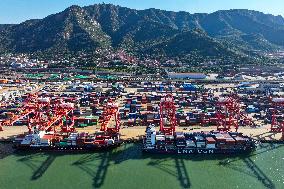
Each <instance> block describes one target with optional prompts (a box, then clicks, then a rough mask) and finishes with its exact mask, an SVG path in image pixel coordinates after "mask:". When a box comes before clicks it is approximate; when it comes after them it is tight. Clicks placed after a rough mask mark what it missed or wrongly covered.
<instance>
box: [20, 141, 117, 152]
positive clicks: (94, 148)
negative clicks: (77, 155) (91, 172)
mask: <svg viewBox="0 0 284 189" xmlns="http://www.w3.org/2000/svg"><path fill="white" fill-rule="evenodd" d="M118 146H120V143H118V144H113V145H101V146H97V145H85V146H62V147H61V146H15V148H16V150H18V151H33V152H34V151H38V152H45V151H51V152H52V151H54V152H95V151H107V150H112V149H114V148H117V147H118Z"/></svg>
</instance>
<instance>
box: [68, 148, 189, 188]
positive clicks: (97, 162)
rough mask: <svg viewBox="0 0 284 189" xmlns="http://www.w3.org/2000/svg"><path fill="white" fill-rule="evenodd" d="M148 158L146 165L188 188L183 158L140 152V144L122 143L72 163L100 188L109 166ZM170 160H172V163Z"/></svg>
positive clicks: (95, 186) (86, 155)
mask: <svg viewBox="0 0 284 189" xmlns="http://www.w3.org/2000/svg"><path fill="white" fill-rule="evenodd" d="M143 159H149V160H150V162H149V163H148V164H147V165H148V166H151V167H154V168H157V169H159V170H160V171H163V172H165V173H167V174H169V175H171V176H173V177H175V178H177V180H178V181H179V183H180V186H181V187H182V188H190V186H191V183H190V179H189V175H188V171H187V169H186V166H185V162H184V158H182V157H176V156H165V157H161V156H159V157H158V156H150V155H144V154H143V153H142V152H141V145H133V144H131V145H128V144H126V145H122V146H121V147H120V148H119V149H114V150H112V151H107V152H102V153H94V154H85V155H84V156H83V157H81V158H80V159H79V160H78V161H76V162H74V163H73V164H72V165H74V166H77V167H78V168H80V169H81V170H83V171H85V172H86V173H87V174H88V175H90V176H91V177H92V178H93V181H94V182H93V187H94V188H100V187H101V186H103V184H104V181H105V179H106V175H107V171H108V168H109V166H111V165H115V164H121V163H123V162H125V161H127V160H143ZM171 161H174V164H172V162H171Z"/></svg>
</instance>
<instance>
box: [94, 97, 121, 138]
mask: <svg viewBox="0 0 284 189" xmlns="http://www.w3.org/2000/svg"><path fill="white" fill-rule="evenodd" d="M100 123H101V128H100V131H101V132H100V134H99V135H97V136H96V139H95V143H99V144H103V143H105V141H106V139H119V130H120V116H119V111H118V105H117V104H115V103H114V102H113V101H112V100H111V99H108V101H107V102H106V104H105V105H104V109H103V113H102V115H101V117H100ZM111 124H114V125H115V126H114V127H110V125H111Z"/></svg>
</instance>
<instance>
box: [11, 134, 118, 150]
mask: <svg viewBox="0 0 284 189" xmlns="http://www.w3.org/2000/svg"><path fill="white" fill-rule="evenodd" d="M120 143H121V142H120V137H119V134H118V133H113V134H110V133H109V134H107V135H106V133H105V132H97V133H94V134H88V133H84V132H82V133H77V132H73V133H65V134H63V133H62V134H54V133H46V132H45V131H39V132H34V133H32V134H28V135H25V136H18V137H17V138H15V140H14V145H15V148H16V149H18V150H32V151H96V150H99V149H112V148H115V147H117V146H119V145H120Z"/></svg>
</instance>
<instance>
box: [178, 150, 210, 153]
mask: <svg viewBox="0 0 284 189" xmlns="http://www.w3.org/2000/svg"><path fill="white" fill-rule="evenodd" d="M177 153H178V154H195V153H197V154H214V150H207V149H202V150H200V149H199V150H195V149H178V150H177Z"/></svg>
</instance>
